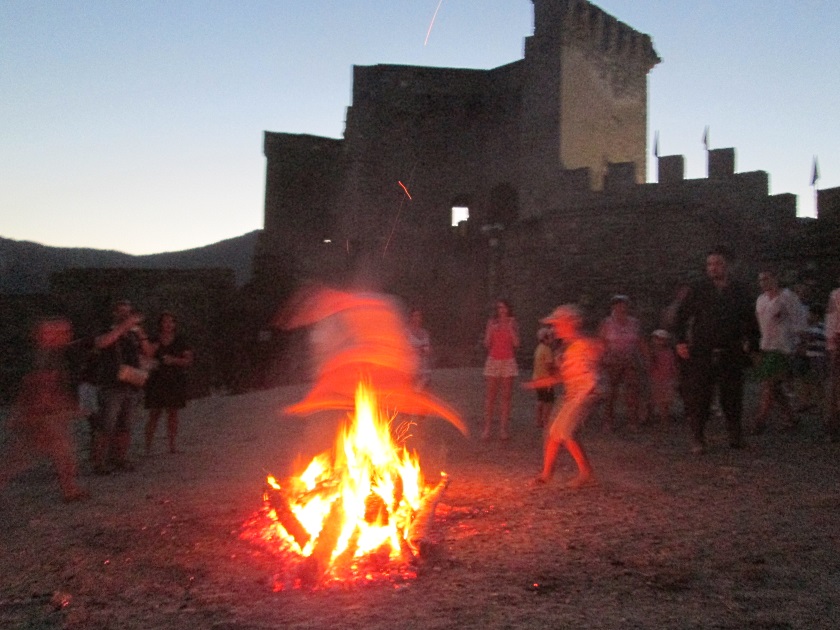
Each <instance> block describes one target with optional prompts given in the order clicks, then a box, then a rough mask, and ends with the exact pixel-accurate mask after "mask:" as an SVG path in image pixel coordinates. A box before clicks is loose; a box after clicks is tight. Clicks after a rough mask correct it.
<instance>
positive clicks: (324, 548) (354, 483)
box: [257, 287, 466, 585]
mask: <svg viewBox="0 0 840 630" xmlns="http://www.w3.org/2000/svg"><path fill="white" fill-rule="evenodd" d="M295 305H296V308H295V309H293V311H292V312H291V313H292V314H291V315H281V316H280V317H279V318H278V320H277V321H276V323H277V324H278V325H280V326H283V327H285V328H297V327H301V326H313V331H312V333H313V334H312V340H313V344H314V346H315V353H314V354H315V357H316V359H317V361H316V364H317V365H316V375H315V376H316V379H315V384H314V385H313V387H312V389H311V390H310V392H309V393H308V394H307V396H306V397H305V398H304V399H303V400H302V401H300V402H298V403H296V404H294V405H291V406H290V407H287V409H286V411H287V412H289V413H296V414H303V413H311V412H314V411H320V410H345V411H354V413H352V414H351V413H348V422H347V424H346V425H345V427H344V428H343V429H342V430H341V431H340V433H339V435H338V437H337V440H336V444H335V447H334V449H333V450H332V451H330V452H327V453H322V454H321V455H318V456H317V457H315V458H314V459H313V460H312V461H311V462H310V463H309V465H308V466H307V467H306V469H305V470H304V471H303V472H302V473H301V474H300V475H298V476H296V477H292V478H290V479H288V480H286V481H284V482H283V483H280V482H279V481H278V480H277V479H275V478H274V477H268V480H267V481H268V487H267V489H266V492H265V495H264V506H265V509H264V515H265V516H266V517H267V518H268V524H267V525H265V526H262V529H261V530H260V533H259V534H257V536H258V538H259V539H260V540H262V541H264V542H268V543H270V544H274V543H279V544H280V548H281V549H283V550H285V551H288V552H290V553H291V554H293V556H294V557H296V558H297V559H298V560H299V561H300V564H299V567H300V570H301V571H300V573H299V577H298V579H299V580H301V581H305V582H308V583H309V584H310V585H314V584H316V583H318V582H320V581H321V580H322V579H323V578H324V577H325V576H329V575H332V576H336V575H342V576H344V575H346V574H347V571H349V572H350V574H351V575H352V574H353V571H354V570H355V567H356V566H358V563H359V562H360V559H362V558H367V559H370V558H375V559H383V558H384V559H385V560H386V561H389V560H391V559H394V558H397V557H399V556H402V557H404V558H406V559H408V560H414V559H416V558H417V556H418V555H420V549H421V546H422V544H423V543H424V541H425V539H426V534H427V531H428V529H429V524H430V523H431V520H432V517H433V515H434V509H435V506H436V504H437V502H438V500H439V499H440V496H441V494H442V492H443V490H444V489H445V488H446V485H447V483H448V477H447V476H446V474H445V473H441V479H440V481H439V482H438V483H437V484H436V485H434V486H431V487H427V486H426V484H425V482H424V479H423V474H422V472H421V469H420V465H419V462H418V460H417V457H416V455H415V454H414V453H410V452H409V451H408V450H407V449H406V448H405V446H401V445H400V444H398V443H397V441H396V440H395V439H394V437H393V436H392V429H393V426H392V425H393V419H394V418H395V417H396V415H395V414H396V413H397V412H399V413H405V414H411V415H416V416H418V417H423V416H425V415H437V416H440V417H442V418H444V419H446V420H448V421H449V422H450V423H452V424H453V425H454V426H455V427H457V428H458V429H459V430H460V431H462V432H463V433H466V427H465V425H464V424H463V422H462V421H461V419H460V418H459V416H458V414H457V413H456V412H455V411H454V410H452V409H450V408H449V407H448V406H447V405H446V404H444V403H443V402H442V401H439V400H438V399H436V398H435V397H433V396H431V395H430V394H429V393H428V392H424V391H418V390H417V389H415V387H414V383H415V378H416V376H417V367H418V362H417V357H416V356H415V354H414V351H413V350H412V348H411V346H410V344H409V342H408V332H407V330H406V327H405V322H404V319H403V317H402V315H401V312H400V310H399V309H398V308H397V307H396V305H395V303H394V302H393V300H392V299H390V298H388V297H387V296H384V295H381V294H377V293H350V292H345V291H340V290H337V289H329V288H324V287H319V288H317V289H311V290H308V291H305V292H303V293H302V294H300V295H299V296H298V298H297V300H296V303H295ZM384 404H386V405H387V407H388V409H390V410H392V411H393V413H394V415H393V416H388V415H387V414H386V413H385V412H384V411H383V408H384V407H383V405H384Z"/></svg>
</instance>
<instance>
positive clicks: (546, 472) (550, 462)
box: [537, 437, 563, 483]
mask: <svg viewBox="0 0 840 630" xmlns="http://www.w3.org/2000/svg"><path fill="white" fill-rule="evenodd" d="M562 444H563V442H562V441H561V440H554V439H552V438H550V437H549V438H547V439H546V441H545V453H544V455H543V469H542V472H541V473H540V475H539V477H537V482H538V483H547V482H548V481H550V480H551V476H552V475H553V474H554V462H556V461H557V454H558V453H559V452H560V446H561V445H562Z"/></svg>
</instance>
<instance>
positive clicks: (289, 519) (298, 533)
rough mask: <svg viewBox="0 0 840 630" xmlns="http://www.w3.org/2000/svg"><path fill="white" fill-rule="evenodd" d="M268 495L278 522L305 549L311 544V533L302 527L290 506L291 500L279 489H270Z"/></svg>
mask: <svg viewBox="0 0 840 630" xmlns="http://www.w3.org/2000/svg"><path fill="white" fill-rule="evenodd" d="M266 492H267V493H268V502H269V505H271V507H272V508H273V509H274V513H275V514H276V515H277V522H279V523H280V524H281V525H282V526H283V528H284V529H285V530H286V531H287V532H288V534H289V535H290V536H291V537H292V538H294V539H295V542H296V543H297V544H298V546H299V547H300V548H301V549H303V548H304V547H305V546H306V543H308V542H309V539H310V536H309V532H307V531H306V529H304V527H303V525H301V523H300V521H299V520H298V518H297V516H295V515H294V512H292V508H291V506H290V505H289V498H288V497H287V496H286V494H285V493H284V492H283V491H282V490H279V489H277V488H273V487H269V488H268V490H267V491H266Z"/></svg>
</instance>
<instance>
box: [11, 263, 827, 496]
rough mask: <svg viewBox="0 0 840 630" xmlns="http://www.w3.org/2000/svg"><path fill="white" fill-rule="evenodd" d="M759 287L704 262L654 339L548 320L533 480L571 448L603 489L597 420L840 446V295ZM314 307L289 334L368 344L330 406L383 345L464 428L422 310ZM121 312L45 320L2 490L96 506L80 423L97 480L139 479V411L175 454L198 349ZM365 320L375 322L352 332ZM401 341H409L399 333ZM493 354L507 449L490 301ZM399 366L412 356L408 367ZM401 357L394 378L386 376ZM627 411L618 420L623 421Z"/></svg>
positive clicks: (506, 313)
mask: <svg viewBox="0 0 840 630" xmlns="http://www.w3.org/2000/svg"><path fill="white" fill-rule="evenodd" d="M756 284H757V288H758V289H760V292H759V294H758V297H757V299H756V298H755V295H756V290H755V288H754V287H750V286H749V285H747V284H744V283H741V282H739V281H737V280H735V279H734V278H732V277H731V275H730V260H729V255H728V253H727V252H726V251H724V250H721V249H716V250H714V251H711V252H709V254H708V255H707V257H706V259H705V274H704V277H703V278H702V279H701V280H699V281H698V282H695V283H691V284H688V283H686V284H681V285H680V286H679V287H678V288H677V290H676V292H675V296H674V299H673V300H672V301H671V302H670V303H669V304H668V305H667V306H666V307H665V308H664V309H663V311H662V316H661V318H660V319H659V321H658V322H657V325H656V328H655V329H654V330H652V331H651V332H650V333H645V332H644V327H643V325H642V323H641V321H640V320H639V319H638V318H637V317H635V316H634V315H633V303H632V301H631V298H630V297H629V296H627V295H615V296H613V297H612V299H611V300H610V307H609V312H608V313H606V314H605V316H604V317H603V319H601V321H600V323H599V325H598V326H597V330H593V333H592V334H589V333H587V332H586V330H587V327H586V326H585V325H584V319H585V318H584V315H583V312H582V310H581V309H580V307H579V306H578V305H574V304H564V305H561V306H559V307H557V308H556V309H555V310H554V311H553V312H552V313H551V314H549V315H547V316H546V317H544V318H543V319H541V320H540V324H541V326H540V328H539V329H538V331H537V339H536V344H535V348H534V355H533V371H532V374H531V378H530V380H528V381H527V382H526V383H524V387H526V388H528V389H533V390H535V396H536V413H535V421H536V425H537V426H538V427H539V428H541V429H542V430H543V431H544V436H545V439H544V452H543V467H542V470H541V471H540V473H539V475H538V476H537V478H536V480H535V481H534V483H535V484H537V485H542V484H545V483H548V482H549V480H550V479H551V478H552V474H553V469H554V465H555V462H556V460H557V457H558V455H559V453H560V451H561V447H562V448H564V449H565V450H566V451H568V453H569V454H570V455H571V456H572V458H573V459H574V461H575V463H576V464H577V468H578V474H577V475H576V476H575V477H574V478H573V479H571V480H570V481H568V482H567V485H568V486H569V487H572V488H580V487H584V486H587V485H591V484H592V483H594V479H595V478H594V474H593V470H592V466H591V463H590V461H589V458H588V457H587V455H586V452H585V450H584V448H583V446H582V444H581V443H580V441H579V431H580V427H581V426H582V424H583V423H584V422H585V421H586V420H587V419H588V418H589V417H590V416H591V415H593V414H594V413H595V411H596V410H600V414H601V421H602V426H603V427H604V428H605V429H606V430H608V431H617V430H622V429H624V428H625V427H626V430H629V431H639V430H641V428H642V427H643V426H644V425H645V424H655V425H660V426H668V425H671V424H673V423H675V422H676V421H677V420H679V419H680V417H682V418H684V422H685V424H686V425H687V427H688V430H689V435H690V439H691V441H692V444H691V450H692V452H694V453H696V454H703V453H705V452H706V451H707V449H708V444H707V441H706V426H707V424H708V422H709V419H710V417H711V415H712V414H713V413H715V414H717V415H720V416H722V417H723V419H724V420H725V425H726V430H727V436H728V443H729V446H730V447H731V448H733V449H742V448H744V447H745V445H746V439H745V434H748V433H752V434H754V435H758V434H761V433H763V432H765V431H766V430H767V429H768V427H769V426H770V423H771V420H772V418H773V417H774V415H775V414H776V413H777V414H778V416H779V418H780V420H779V422H780V427H781V428H782V429H790V428H795V427H796V426H797V424H798V422H799V418H800V417H801V416H802V415H803V414H805V413H816V414H818V415H819V417H821V418H822V419H823V423H824V430H825V433H826V435H827V437H828V438H829V439H830V440H831V441H833V442H836V441H838V440H840V288H838V289H836V290H834V291H833V292H832V293H831V295H830V297H829V300H828V303H827V305H826V307H825V308H823V306H822V305H821V304H815V303H809V301H808V300H807V296H806V294H805V292H804V291H803V290H802V287H794V289H788V288H783V287H782V286H781V283H780V279H779V276H778V274H777V272H776V270H774V269H773V268H772V267H771V266H767V267H766V268H762V269H761V271H760V273H759V274H758V277H757V278H756ZM316 298H317V299H316ZM306 304H308V305H309V308H308V310H306V309H304V310H302V311H301V313H302V314H301V313H298V315H297V317H298V319H300V318H301V317H303V319H302V320H301V321H297V320H292V321H290V322H286V327H290V328H293V327H297V326H300V325H313V326H314V329H315V332H316V333H317V332H318V331H320V333H319V334H320V336H321V337H323V338H324V339H330V340H333V342H334V340H335V339H336V334H337V332H338V330H339V329H335V330H333V329H334V328H335V326H334V325H332V327H331V325H330V324H329V322H330V321H331V319H330V316H331V315H334V314H336V313H338V314H341V316H342V317H343V318H344V320H347V321H345V322H344V324H342V327H340V330H345V333H344V334H345V336H346V334H347V328H348V325H349V324H353V326H351V328H352V329H353V330H354V331H355V332H354V333H353V334H354V335H355V336H356V337H359V339H361V340H362V341H358V340H357V343H356V344H355V345H353V344H350V346H348V345H347V343H345V342H344V341H342V342H340V343H337V344H336V343H333V342H331V343H329V344H328V346H329V350H328V355H326V357H327V358H326V359H325V360H324V361H322V363H323V364H324V365H326V366H327V367H328V368H329V369H327V372H328V373H329V375H330V376H331V378H330V379H321V381H319V385H318V387H320V388H321V389H324V388H327V390H329V392H330V396H328V397H327V398H328V399H329V400H333V399H334V398H335V395H334V393H335V392H334V391H333V390H335V389H336V387H338V385H341V383H338V382H337V377H336V369H335V368H336V361H337V360H338V359H342V361H343V363H341V366H344V367H347V368H348V369H349V368H353V369H356V366H357V365H358V364H359V362H360V361H361V362H365V361H367V362H370V360H371V359H370V357H365V356H362V354H365V352H367V350H369V349H370V348H368V345H369V343H368V342H370V340H371V339H373V340H376V341H377V345H376V348H377V349H378V352H379V353H380V354H382V353H384V354H382V356H380V357H379V359H377V361H376V362H375V363H377V365H379V364H381V365H379V367H380V371H381V368H382V366H383V365H386V364H387V365H388V366H390V367H391V368H393V369H390V370H389V371H388V373H387V375H389V379H390V380H389V379H385V381H386V384H387V383H391V384H392V385H393V383H392V381H394V379H395V376H394V374H398V375H399V376H400V379H398V380H399V383H402V382H403V381H405V383H407V384H410V387H411V388H413V391H414V392H416V393H415V394H411V395H407V396H403V398H404V400H405V401H406V404H409V403H410V405H409V406H411V405H413V406H414V407H416V409H415V408H414V407H412V409H410V412H411V413H421V414H422V413H428V412H429V410H431V412H432V413H438V414H441V415H443V417H446V418H447V419H450V421H452V422H453V423H455V424H456V426H458V427H459V428H463V427H462V426H461V425H460V420H459V419H458V418H456V416H455V415H453V413H452V412H451V410H449V409H448V408H447V407H446V406H444V405H442V404H440V403H439V402H437V401H436V399H434V398H433V397H431V396H429V395H428V394H427V393H426V392H427V390H428V388H429V386H430V382H431V375H432V370H431V368H432V361H431V357H432V340H431V336H430V334H429V332H428V331H427V330H426V329H425V327H424V324H423V314H422V312H421V311H420V310H419V309H416V308H415V309H412V310H410V311H408V312H407V314H406V315H405V321H404V322H403V323H398V322H396V320H394V318H395V317H397V318H398V319H399V317H398V316H397V315H394V313H396V311H394V310H393V309H392V307H391V302H390V301H388V300H385V299H384V298H382V299H379V300H376V299H374V298H373V297H372V296H371V294H359V295H356V294H351V293H343V292H339V291H327V290H321V291H320V292H318V293H316V294H315V295H314V296H313V295H310V296H309V301H308V302H306ZM380 311H382V312H387V313H388V314H389V317H390V319H383V317H382V316H381V313H380V315H378V316H377V317H374V318H373V320H375V321H372V322H369V323H367V324H366V323H365V321H367V318H370V317H371V316H370V313H371V312H375V313H379V312H380ZM392 311H393V312H392ZM111 315H112V319H111V323H110V325H109V326H108V327H107V328H106V329H105V330H102V331H101V333H100V334H98V335H96V336H94V337H91V338H88V339H78V340H73V332H72V327H71V325H70V323H69V322H68V321H66V320H64V319H60V318H55V319H46V320H43V321H41V322H39V323H38V325H37V326H36V327H35V329H34V334H33V341H34V347H35V349H36V353H35V362H34V366H33V370H32V371H31V373H30V374H29V375H28V376H27V377H26V378H25V379H24V380H23V382H22V384H21V391H20V394H19V396H18V398H17V400H16V401H15V403H14V404H13V406H12V408H11V411H10V413H9V417H8V420H7V422H6V429H7V439H6V450H7V452H6V453H5V455H4V457H3V458H2V460H0V488H2V486H3V485H5V483H6V482H7V481H8V480H9V479H11V478H12V477H14V476H15V475H17V474H19V473H20V472H21V471H22V470H24V469H26V468H28V467H29V466H31V464H32V463H33V462H34V461H36V459H38V458H39V457H46V458H49V459H50V460H52V462H53V464H54V466H55V469H56V471H57V473H58V478H59V485H60V488H61V491H62V495H63V497H64V499H65V500H68V501H74V500H79V499H84V498H85V497H87V492H86V491H85V490H84V489H83V488H81V487H80V486H79V484H78V481H77V477H78V472H77V471H78V465H77V461H76V446H75V444H74V442H73V431H72V427H73V423H74V421H75V419H77V418H78V417H80V416H81V417H86V418H87V420H88V424H89V427H90V467H91V470H92V471H93V473H94V474H96V475H108V474H111V473H116V472H130V471H132V470H134V466H135V464H134V462H133V461H132V460H131V458H130V453H131V452H132V449H131V446H132V444H131V443H132V435H133V428H134V426H135V423H136V421H137V416H138V415H139V410H140V408H141V407H144V408H145V410H146V412H147V417H146V424H145V427H144V431H143V432H142V435H143V438H144V443H143V446H144V447H145V450H144V452H145V453H146V454H150V453H152V452H153V450H154V444H155V437H156V434H157V429H158V424H159V423H160V421H161V419H162V418H164V417H165V419H166V438H167V447H168V451H169V452H170V453H177V452H179V446H178V441H177V438H178V423H179V411H180V410H181V409H183V408H184V406H185V405H186V402H187V376H186V374H187V370H188V368H189V367H190V365H191V364H192V362H193V358H194V357H193V350H192V348H191V346H190V344H189V343H188V342H187V340H186V339H185V337H184V336H183V335H182V334H181V333H180V330H179V327H178V320H177V318H176V316H175V315H174V314H173V313H171V312H164V313H162V314H160V316H159V318H158V320H157V326H156V327H155V330H154V331H153V334H151V335H149V334H147V332H146V329H145V327H144V322H145V318H144V316H143V315H142V314H141V313H139V312H138V311H136V310H135V309H134V308H133V306H132V305H131V303H130V302H128V301H126V300H120V301H118V302H116V303H115V304H114V306H113V310H112V313H111ZM359 318H361V319H362V320H365V321H361V320H360V321H356V320H359ZM391 320H394V321H391ZM383 321H387V322H388V323H389V326H390V328H389V330H391V328H393V331H392V333H393V334H391V335H390V337H389V339H391V342H390V345H388V346H387V348H385V347H384V346H382V338H383V331H382V330H381V326H382V324H381V322H383ZM348 322H349V324H348ZM315 324H317V325H315ZM403 324H404V325H403ZM368 328H370V330H368ZM397 329H399V330H404V333H397V332H394V331H396V330H397ZM397 336H399V337H400V339H399V340H397V339H396V337H397ZM316 337H317V335H316ZM403 337H404V339H403ZM342 339H343V337H342ZM354 339H355V337H354ZM362 342H364V343H362ZM365 344H368V345H365ZM483 344H484V346H485V348H486V352H487V355H486V361H485V363H484V368H483V375H484V379H485V385H486V387H485V397H484V406H483V423H482V425H481V432H480V439H481V440H483V441H489V440H491V439H492V438H493V437H494V436H498V439H500V440H502V441H506V440H509V439H510V438H511V413H512V397H513V395H514V390H515V387H514V384H515V382H516V380H517V378H518V377H519V373H520V372H519V366H518V364H517V356H518V355H519V350H520V346H521V345H522V340H521V338H520V331H519V324H518V322H517V320H516V317H515V316H514V311H513V307H512V305H511V304H510V303H509V302H508V301H506V300H501V299H500V300H497V301H496V302H495V304H494V309H493V313H492V315H491V317H490V318H489V319H488V321H487V322H486V325H485V328H484V335H483ZM322 345H323V344H322ZM391 346H393V347H391ZM70 348H74V349H75V350H76V353H77V354H79V350H80V349H81V350H82V355H83V356H84V357H85V358H86V361H84V362H83V365H82V367H81V368H80V369H79V370H78V372H79V374H81V378H77V379H75V380H76V381H80V382H77V383H74V384H73V385H77V391H73V390H72V387H71V383H72V381H73V379H71V378H70V375H69V374H68V371H67V367H66V356H67V351H68V349H70ZM403 348H404V349H403ZM341 349H343V354H342V353H341V352H339V350H341ZM366 349H367V350H366ZM386 350H387V352H386ZM337 352H338V354H336V353H337ZM395 353H396V354H399V355H400V357H402V356H403V355H411V356H412V357H413V358H412V360H411V361H409V362H408V363H405V361H403V358H400V357H397V356H396V354H395ZM368 354H369V352H368ZM345 355H347V356H346V357H345ZM392 355H393V356H392ZM322 358H323V357H322ZM397 359H399V361H400V363H399V365H397V364H394V365H391V364H392V363H394V361H395V360H397ZM403 363H405V365H408V366H410V368H411V369H410V370H409V369H408V368H406V367H405V366H403ZM345 364H346V365H345ZM396 367H399V368H400V369H396ZM325 369H326V368H325ZM747 370H751V371H752V374H753V375H754V377H755V378H756V379H757V380H758V381H759V400H758V404H757V405H756V409H755V411H754V415H753V416H752V417H751V421H750V422H749V423H747V426H745V423H744V421H743V418H742V416H743V415H744V385H745V377H746V373H747ZM409 372H410V374H409ZM350 376H352V375H350ZM383 378H384V377H383ZM339 380H340V379H339ZM345 380H346V379H345ZM350 380H353V379H352V378H351V379H350ZM342 382H343V381H342ZM349 382H350V381H348V383H349ZM394 382H396V381H394ZM350 385H352V383H350ZM318 387H316V388H315V390H314V393H313V394H310V396H309V397H308V398H307V399H306V400H305V401H303V402H302V403H300V404H299V405H298V407H300V410H302V411H307V410H308V409H309V407H308V406H307V404H309V405H310V406H313V405H314V406H315V407H317V404H318V400H319V399H318V396H317V394H319V392H320V390H319V389H318ZM345 389H347V392H348V394H347V396H348V400H349V398H350V394H351V393H352V391H351V389H350V388H349V385H348V387H346V388H345ZM342 391H343V390H342ZM321 393H323V392H321ZM401 400H402V399H401ZM619 403H621V404H620V405H619ZM619 410H623V423H622V422H620V421H619V417H620V415H621V414H619V413H618V411H619ZM680 411H682V413H680ZM497 417H498V420H497V419H496V418H497Z"/></svg>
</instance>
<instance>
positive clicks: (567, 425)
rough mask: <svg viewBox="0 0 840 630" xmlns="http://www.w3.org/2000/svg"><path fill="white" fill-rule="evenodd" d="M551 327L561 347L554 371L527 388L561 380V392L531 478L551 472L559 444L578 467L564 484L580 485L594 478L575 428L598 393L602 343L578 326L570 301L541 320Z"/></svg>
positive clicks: (541, 477)
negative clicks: (538, 466)
mask: <svg viewBox="0 0 840 630" xmlns="http://www.w3.org/2000/svg"><path fill="white" fill-rule="evenodd" d="M540 321H541V322H542V323H543V324H548V325H550V326H551V327H552V328H553V329H554V335H555V336H556V337H557V338H559V339H562V340H563V344H564V348H563V352H562V355H561V358H560V365H559V370H558V371H557V373H556V374H554V375H551V376H548V377H545V378H543V379H539V380H533V381H530V382H528V383H525V384H524V385H523V386H524V387H526V388H528V389H538V388H541V387H551V386H552V385H555V384H558V383H560V384H562V386H563V396H562V398H561V399H560V401H558V403H557V407H556V411H555V413H554V418H553V419H552V420H551V423H550V424H549V427H548V431H547V435H546V438H545V451H544V456H543V468H542V472H540V474H539V475H538V476H537V478H536V479H535V480H534V483H535V484H536V485H542V484H546V483H548V482H549V481H550V480H551V477H552V475H553V474H554V464H555V461H556V460H557V455H558V454H559V451H560V447H561V446H562V447H565V448H566V450H567V451H569V454H570V455H571V456H572V458H573V459H574V460H575V464H576V465H577V468H578V474H577V476H575V477H574V478H572V479H571V480H570V481H568V482H566V484H565V485H566V487H567V488H572V489H576V488H581V487H583V486H587V485H591V484H593V483H594V482H595V478H594V477H593V471H592V465H591V464H590V462H589V458H588V457H587V455H586V451H584V449H583V446H582V445H581V444H580V442H578V440H577V434H578V431H579V429H580V427H581V425H582V424H583V422H584V420H586V418H587V417H588V416H589V414H590V413H591V411H592V409H593V408H594V407H595V404H596V403H597V401H598V397H599V386H598V385H599V373H598V366H599V362H600V360H601V354H602V352H603V345H602V344H601V342H600V341H599V340H597V339H593V338H590V337H587V336H585V335H584V334H583V332H582V330H581V325H582V321H583V318H582V316H581V313H580V311H579V310H578V308H577V307H576V306H574V305H571V304H566V305H563V306H559V307H557V308H556V309H555V310H554V312H552V313H551V315H549V316H548V317H546V318H544V319H542V320H540Z"/></svg>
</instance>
